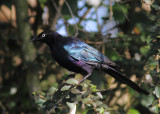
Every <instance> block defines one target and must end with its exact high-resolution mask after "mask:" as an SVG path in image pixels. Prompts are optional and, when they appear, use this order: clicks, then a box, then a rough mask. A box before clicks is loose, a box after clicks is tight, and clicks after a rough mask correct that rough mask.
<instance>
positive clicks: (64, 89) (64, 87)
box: [61, 85, 71, 91]
mask: <svg viewBox="0 0 160 114" xmlns="http://www.w3.org/2000/svg"><path fill="white" fill-rule="evenodd" d="M70 87H71V86H70V85H68V86H63V87H62V88H61V91H66V90H69V89H70Z"/></svg>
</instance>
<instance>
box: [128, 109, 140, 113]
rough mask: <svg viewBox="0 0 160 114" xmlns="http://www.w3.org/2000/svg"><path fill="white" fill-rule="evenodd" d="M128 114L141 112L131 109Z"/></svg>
mask: <svg viewBox="0 0 160 114" xmlns="http://www.w3.org/2000/svg"><path fill="white" fill-rule="evenodd" d="M127 114H140V112H139V111H138V110H136V109H133V108H131V109H130V110H129V111H128V113H127Z"/></svg>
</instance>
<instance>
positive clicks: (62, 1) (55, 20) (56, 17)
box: [51, 0, 64, 27]
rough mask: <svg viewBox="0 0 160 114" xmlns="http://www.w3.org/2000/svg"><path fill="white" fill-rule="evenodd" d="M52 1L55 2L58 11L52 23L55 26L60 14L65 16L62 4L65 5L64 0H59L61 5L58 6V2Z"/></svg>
mask: <svg viewBox="0 0 160 114" xmlns="http://www.w3.org/2000/svg"><path fill="white" fill-rule="evenodd" d="M51 1H52V3H53V6H54V7H55V9H56V11H57V13H56V15H55V18H54V20H53V24H52V27H55V25H56V23H57V20H58V18H59V16H61V17H63V16H62V14H61V10H62V6H63V4H64V0H60V1H59V7H57V5H56V3H55V1H54V0H51Z"/></svg>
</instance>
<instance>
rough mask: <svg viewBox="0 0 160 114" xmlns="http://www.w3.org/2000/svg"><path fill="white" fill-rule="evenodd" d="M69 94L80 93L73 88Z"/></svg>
mask: <svg viewBox="0 0 160 114" xmlns="http://www.w3.org/2000/svg"><path fill="white" fill-rule="evenodd" d="M71 92H72V93H73V94H79V93H80V91H79V90H78V89H76V88H73V89H72V90H71Z"/></svg>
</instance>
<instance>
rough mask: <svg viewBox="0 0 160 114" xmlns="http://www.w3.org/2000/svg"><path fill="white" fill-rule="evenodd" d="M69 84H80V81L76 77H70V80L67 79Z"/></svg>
mask: <svg viewBox="0 0 160 114" xmlns="http://www.w3.org/2000/svg"><path fill="white" fill-rule="evenodd" d="M66 83H67V84H78V81H77V80H76V79H74V78H70V79H68V80H66Z"/></svg>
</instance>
